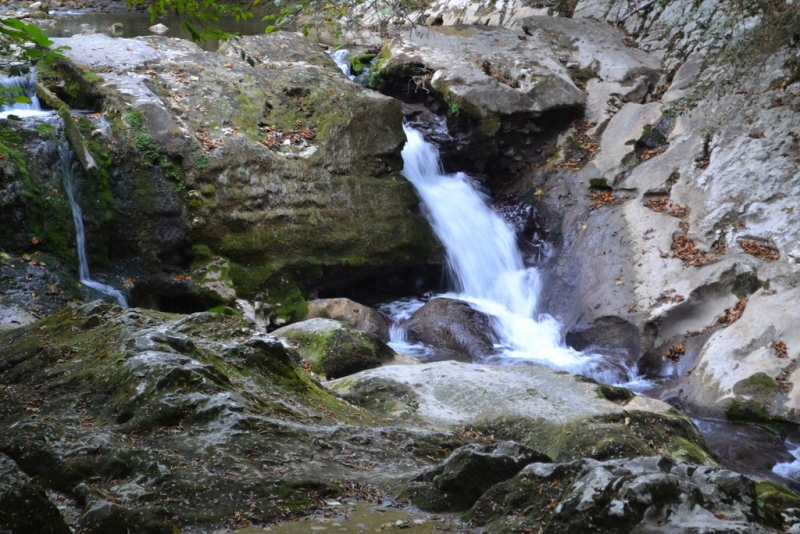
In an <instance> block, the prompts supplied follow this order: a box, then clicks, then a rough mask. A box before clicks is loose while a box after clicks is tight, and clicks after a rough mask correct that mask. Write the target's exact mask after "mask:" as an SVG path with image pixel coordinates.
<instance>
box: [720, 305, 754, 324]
mask: <svg viewBox="0 0 800 534" xmlns="http://www.w3.org/2000/svg"><path fill="white" fill-rule="evenodd" d="M746 307H747V301H746V300H745V299H739V301H738V302H737V303H736V305H735V306H733V307H731V308H728V309H726V310H725V311H724V312H723V313H722V315H720V316H719V317H717V324H722V325H725V326H728V325H732V324H733V323H735V322H736V321H738V320H739V318H740V317H741V316H742V314H743V313H744V309H745V308H746Z"/></svg>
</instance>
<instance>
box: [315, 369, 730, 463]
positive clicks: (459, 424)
mask: <svg viewBox="0 0 800 534" xmlns="http://www.w3.org/2000/svg"><path fill="white" fill-rule="evenodd" d="M325 385H326V387H328V388H329V389H331V390H332V391H334V392H335V393H337V394H339V395H341V396H342V397H344V398H346V399H348V400H349V401H350V402H353V403H356V404H359V405H362V406H365V407H371V408H373V409H376V410H378V411H379V413H381V414H384V415H388V416H394V417H406V418H408V417H410V418H412V419H413V420H415V421H416V422H417V423H418V424H421V425H424V426H427V427H430V428H437V429H443V428H463V427H467V428H474V429H477V430H479V431H480V432H483V433H484V434H486V435H492V436H495V437H497V438H498V439H508V440H515V441H517V442H519V443H521V444H523V445H525V446H528V447H531V448H533V449H536V450H537V451H540V452H541V453H543V454H546V455H547V456H548V457H550V458H553V459H555V460H559V461H562V460H567V459H574V458H581V457H584V456H591V457H594V458H609V457H620V456H636V455H640V454H649V452H648V451H651V450H658V451H661V452H663V453H664V454H668V455H671V456H674V457H678V458H683V459H687V460H690V461H693V462H697V463H711V464H713V463H715V460H714V458H713V455H712V454H711V453H710V452H709V451H708V449H707V448H706V446H705V444H704V442H703V439H702V437H700V434H699V433H698V431H697V429H695V427H694V426H693V425H692V423H691V422H690V421H689V420H688V419H687V418H686V417H685V416H683V415H682V414H680V413H678V412H677V411H675V410H674V409H673V408H672V407H671V406H669V405H668V404H666V403H663V402H661V401H657V400H654V399H649V398H647V397H640V396H636V395H634V394H633V393H632V392H630V391H629V390H627V389H624V388H616V387H612V386H606V385H601V384H598V383H596V382H593V381H591V380H589V379H586V378H583V377H576V376H573V375H570V374H568V373H564V372H561V371H553V370H551V369H548V368H546V367H540V366H535V365H512V366H482V365H474V364H467V363H461V362H454V361H446V362H435V363H425V364H421V365H392V366H384V367H381V368H377V369H371V370H369V371H363V372H361V373H357V374H355V375H352V376H349V377H346V378H341V379H339V380H334V381H332V382H327V383H326V384H325Z"/></svg>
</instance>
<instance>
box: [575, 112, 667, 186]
mask: <svg viewBox="0 0 800 534" xmlns="http://www.w3.org/2000/svg"><path fill="white" fill-rule="evenodd" d="M660 117H661V105H660V104H645V105H642V104H636V103H628V104H625V105H624V106H623V107H622V109H620V110H619V112H618V113H616V114H615V115H614V116H613V117H612V118H611V120H610V121H609V123H608V126H607V127H606V129H605V131H604V132H603V135H602V136H601V137H600V154H599V155H598V156H597V158H595V159H594V160H592V161H591V162H590V163H589V164H588V165H587V166H586V167H584V168H583V170H582V171H581V175H582V176H583V177H584V178H586V179H587V180H588V179H589V178H597V177H600V178H605V179H606V180H607V181H608V183H612V182H613V181H614V177H615V176H616V175H617V174H618V173H619V172H620V171H622V170H627V169H628V168H630V167H632V166H633V165H634V164H635V162H636V156H635V155H634V144H635V142H636V140H637V139H639V138H640V137H641V136H642V132H643V131H644V129H645V127H646V126H650V125H653V124H655V123H656V121H658V119H659V118H660Z"/></svg>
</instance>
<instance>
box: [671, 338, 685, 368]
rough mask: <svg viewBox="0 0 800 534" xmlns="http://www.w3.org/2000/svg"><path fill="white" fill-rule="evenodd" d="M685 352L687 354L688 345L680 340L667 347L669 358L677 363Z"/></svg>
mask: <svg viewBox="0 0 800 534" xmlns="http://www.w3.org/2000/svg"><path fill="white" fill-rule="evenodd" d="M684 354H686V345H685V344H684V343H683V341H678V342H677V343H675V344H674V345H672V346H671V347H670V348H668V349H667V360H669V361H671V362H673V363H675V362H677V361H678V360H680V359H681V356H683V355H684Z"/></svg>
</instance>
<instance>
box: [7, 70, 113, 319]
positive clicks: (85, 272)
mask: <svg viewBox="0 0 800 534" xmlns="http://www.w3.org/2000/svg"><path fill="white" fill-rule="evenodd" d="M0 93H2V95H3V96H4V97H5V102H4V104H3V106H2V108H0V111H1V112H2V113H0V119H2V118H8V117H9V116H10V115H13V116H16V117H19V118H20V119H25V118H39V117H47V116H51V115H53V111H46V110H42V107H41V105H40V103H39V99H38V97H37V96H36V70H35V69H32V70H31V72H30V73H29V74H27V75H25V76H14V77H9V78H0ZM20 95H21V96H25V97H27V98H28V100H30V102H24V103H20V102H14V97H16V96H20ZM58 151H59V162H58V165H57V168H56V171H57V172H59V173H60V174H61V179H62V182H63V183H64V190H65V191H66V193H67V198H68V200H69V205H70V208H71V210H72V219H73V221H74V222H75V236H76V237H75V240H76V244H77V249H78V278H79V280H80V282H81V283H82V284H83V285H85V286H87V287H90V288H92V289H94V290H95V291H98V292H99V293H102V294H103V295H107V296H109V297H113V298H114V299H116V301H117V302H118V303H119V304H120V305H121V306H124V307H125V308H127V307H128V301H127V300H126V299H125V296H124V295H123V294H122V293H121V292H120V291H118V290H116V289H114V288H113V287H111V286H109V285H107V284H103V283H101V282H98V281H97V280H93V279H92V276H91V274H90V273H89V260H88V259H87V256H86V232H85V230H84V227H83V212H82V211H81V207H80V205H79V204H78V202H77V200H76V195H75V189H76V182H77V177H76V174H77V173H76V172H75V170H76V169H75V166H76V165H78V163H77V161H76V160H75V157H74V154H73V153H72V150H71V149H70V148H69V145H68V144H67V142H66V141H62V142H61V143H60V144H59V147H58Z"/></svg>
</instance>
